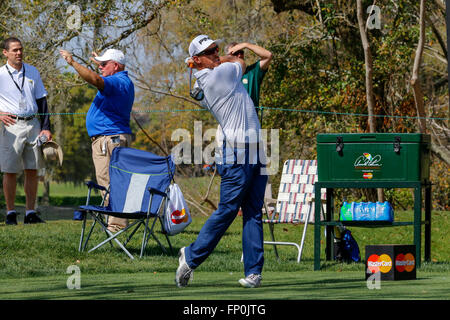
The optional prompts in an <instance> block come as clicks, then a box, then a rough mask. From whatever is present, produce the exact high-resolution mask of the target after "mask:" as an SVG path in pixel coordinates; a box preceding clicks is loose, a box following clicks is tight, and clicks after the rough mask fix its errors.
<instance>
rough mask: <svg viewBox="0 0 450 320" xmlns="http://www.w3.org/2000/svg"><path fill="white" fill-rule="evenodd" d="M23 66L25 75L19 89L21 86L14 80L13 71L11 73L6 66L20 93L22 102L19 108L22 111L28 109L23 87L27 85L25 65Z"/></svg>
mask: <svg viewBox="0 0 450 320" xmlns="http://www.w3.org/2000/svg"><path fill="white" fill-rule="evenodd" d="M22 66H23V75H22V87H19V84H18V83H17V82H16V80H14V77H13V75H12V73H11V71H9V68H8V66H7V65H6V66H5V67H6V70H8V73H9V76H10V77H11V80H12V81H13V82H14V84H15V85H16V87H17V89H18V90H19V91H20V102H19V108H20V109H26V107H27V102H26V99H25V92H24V91H23V85H24V83H25V65H22Z"/></svg>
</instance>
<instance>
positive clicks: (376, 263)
mask: <svg viewBox="0 0 450 320" xmlns="http://www.w3.org/2000/svg"><path fill="white" fill-rule="evenodd" d="M367 268H368V269H369V270H370V271H371V272H372V273H375V272H381V273H388V272H389V271H391V269H392V259H391V257H390V256H388V255H387V254H382V255H380V256H379V255H377V254H373V255H371V256H370V257H369V259H368V260H367Z"/></svg>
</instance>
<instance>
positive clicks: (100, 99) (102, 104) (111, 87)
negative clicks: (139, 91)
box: [86, 71, 134, 137]
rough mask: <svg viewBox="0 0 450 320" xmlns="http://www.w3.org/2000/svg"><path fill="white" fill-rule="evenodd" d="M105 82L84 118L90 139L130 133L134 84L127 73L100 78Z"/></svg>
mask: <svg viewBox="0 0 450 320" xmlns="http://www.w3.org/2000/svg"><path fill="white" fill-rule="evenodd" d="M102 78H103V80H104V82H105V87H104V88H103V90H101V91H100V90H99V91H98V92H97V95H96V96H95V98H94V101H93V102H92V104H91V107H90V108H89V111H88V113H87V116H86V128H87V132H88V134H89V136H90V137H93V136H97V135H103V136H110V135H115V134H120V133H131V128H130V113H131V108H132V107H133V102H134V84H133V82H132V81H131V79H130V78H129V77H128V72H127V71H120V72H117V73H115V74H113V75H111V76H107V77H102Z"/></svg>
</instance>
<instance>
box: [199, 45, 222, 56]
mask: <svg viewBox="0 0 450 320" xmlns="http://www.w3.org/2000/svg"><path fill="white" fill-rule="evenodd" d="M216 52H219V46H215V47H212V48H210V49H206V50H203V51H202V52H200V53H199V54H197V56H198V57H199V56H209V55H210V54H214V53H216Z"/></svg>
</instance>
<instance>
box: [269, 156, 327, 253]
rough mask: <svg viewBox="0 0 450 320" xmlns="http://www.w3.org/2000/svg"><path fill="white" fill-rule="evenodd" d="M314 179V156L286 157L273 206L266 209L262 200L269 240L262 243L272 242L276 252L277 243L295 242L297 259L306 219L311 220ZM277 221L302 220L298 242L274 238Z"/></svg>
mask: <svg viewBox="0 0 450 320" xmlns="http://www.w3.org/2000/svg"><path fill="white" fill-rule="evenodd" d="M316 181H317V160H286V161H285V162H284V165H283V172H282V176H281V181H280V188H279V190H278V197H277V200H276V207H275V210H271V211H270V210H268V205H267V204H266V203H265V211H266V213H267V219H263V222H264V223H268V224H269V228H270V234H271V238H272V241H264V243H265V244H272V245H274V249H275V254H276V255H277V258H278V252H277V251H276V246H277V245H289V246H295V247H296V248H297V250H298V256H297V262H300V259H301V255H302V251H303V245H304V242H305V236H306V230H307V227H308V223H314V209H315V206H314V183H315V182H316ZM322 190H323V191H322V192H321V199H322V202H323V203H322V213H321V220H323V213H325V205H324V202H325V199H326V195H325V190H324V189H322ZM279 223H292V224H299V223H304V224H305V227H304V228H303V235H302V238H301V242H300V245H299V244H298V243H295V242H282V241H275V235H274V225H275V224H279Z"/></svg>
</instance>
